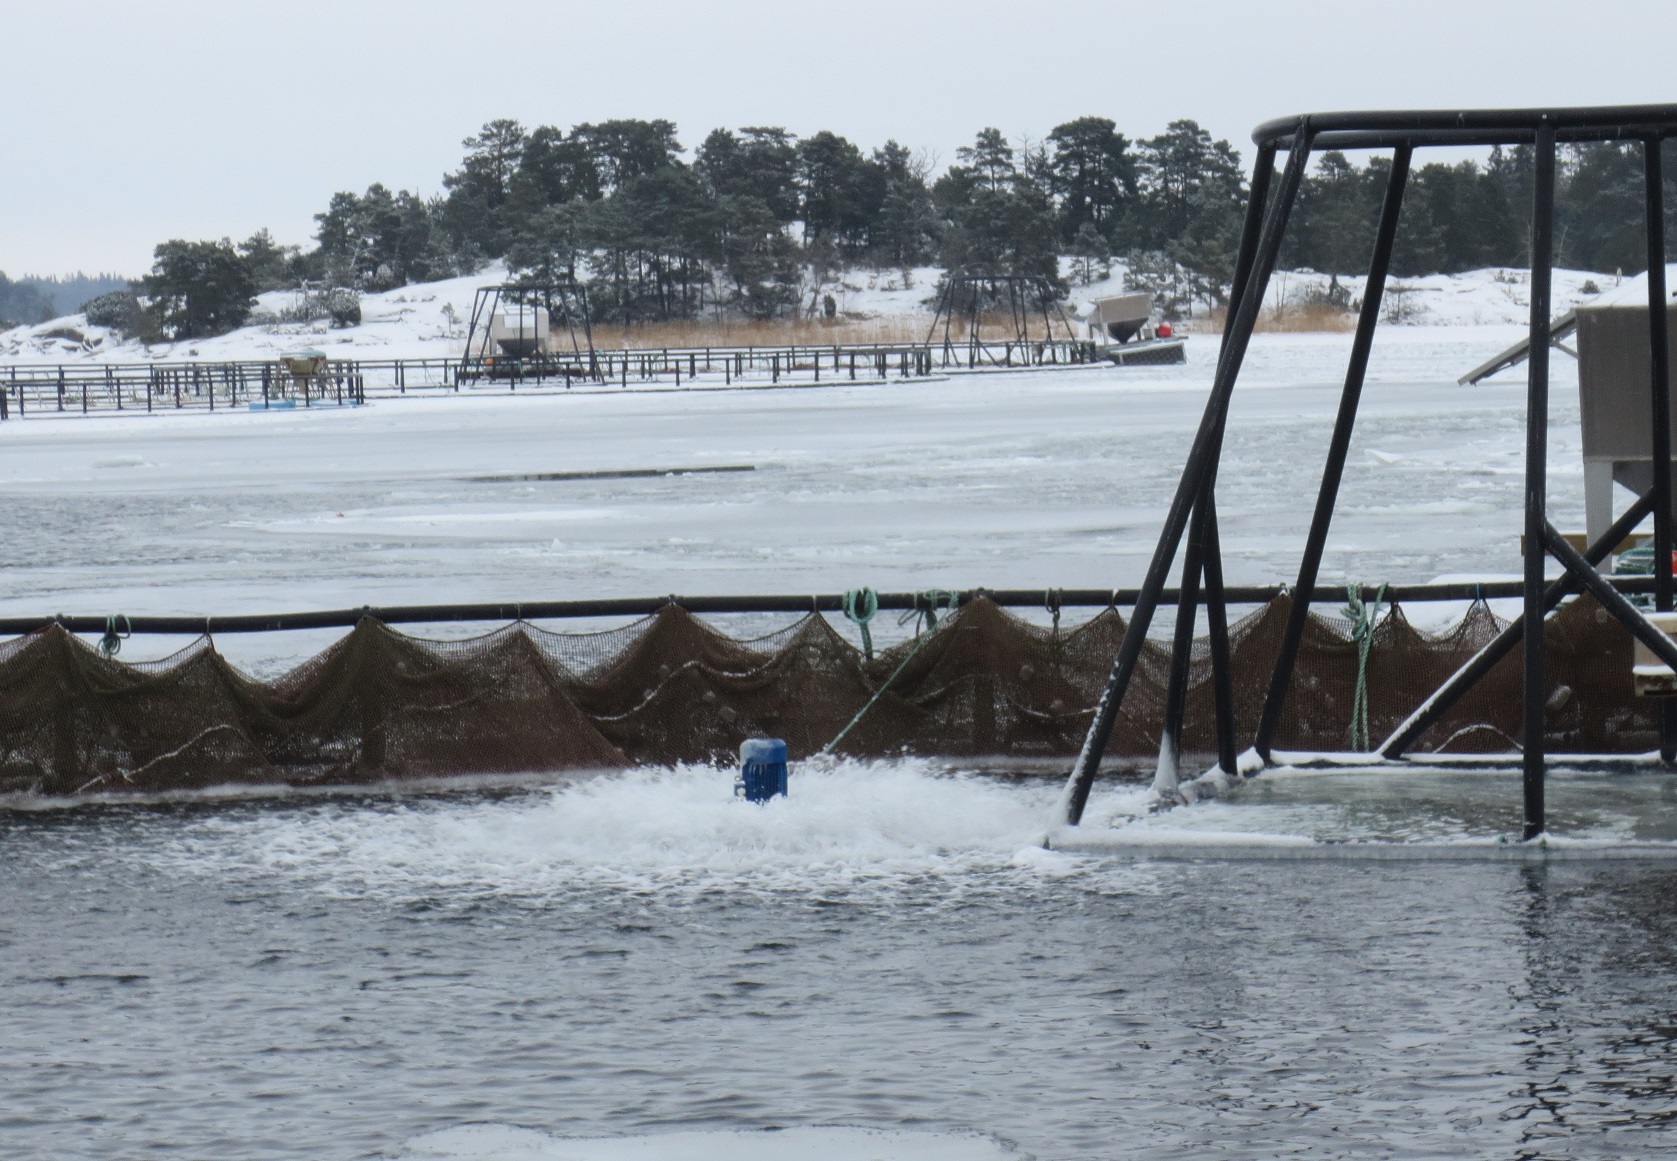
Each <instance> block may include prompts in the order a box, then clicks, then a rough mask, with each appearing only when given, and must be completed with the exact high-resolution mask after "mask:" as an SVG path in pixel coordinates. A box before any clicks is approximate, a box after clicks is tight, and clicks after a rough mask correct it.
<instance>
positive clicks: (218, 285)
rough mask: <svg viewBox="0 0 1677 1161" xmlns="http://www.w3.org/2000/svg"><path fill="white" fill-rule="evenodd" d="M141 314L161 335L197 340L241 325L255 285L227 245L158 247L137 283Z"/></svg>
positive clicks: (173, 243)
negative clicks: (141, 298) (150, 318)
mask: <svg viewBox="0 0 1677 1161" xmlns="http://www.w3.org/2000/svg"><path fill="white" fill-rule="evenodd" d="M141 288H142V293H144V294H145V295H146V297H147V298H148V299H149V302H148V303H147V309H148V311H149V313H151V315H152V316H153V317H154V318H156V319H157V322H158V325H159V327H160V328H161V330H162V331H163V333H164V334H165V335H167V336H168V337H169V338H172V339H198V338H207V337H209V336H211V335H220V334H225V333H227V332H228V331H231V330H235V329H237V328H238V327H241V326H243V325H244V322H245V319H247V318H249V317H250V311H251V307H252V306H254V305H255V301H256V280H255V279H254V278H253V277H252V276H251V272H250V267H249V265H248V264H247V263H246V262H245V260H244V258H243V257H242V256H241V255H240V254H239V252H238V251H237V250H235V249H234V248H233V243H232V242H230V241H229V240H228V239H226V238H223V239H222V240H221V241H219V242H185V241H180V240H178V239H177V240H174V241H169V242H163V243H161V244H160V245H158V247H157V248H156V250H155V251H154V252H153V262H152V268H151V273H150V274H148V275H146V276H145V278H143V279H141Z"/></svg>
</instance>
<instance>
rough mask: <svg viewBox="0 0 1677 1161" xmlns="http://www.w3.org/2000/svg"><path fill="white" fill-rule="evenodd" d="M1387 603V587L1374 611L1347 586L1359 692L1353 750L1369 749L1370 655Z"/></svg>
mask: <svg viewBox="0 0 1677 1161" xmlns="http://www.w3.org/2000/svg"><path fill="white" fill-rule="evenodd" d="M1385 603H1386V585H1385V583H1384V582H1382V583H1381V585H1380V590H1379V591H1378V592H1377V593H1375V595H1374V605H1373V611H1372V612H1371V611H1370V608H1369V606H1368V605H1367V604H1365V603H1364V602H1363V589H1362V586H1361V585H1360V584H1355V583H1352V584H1348V585H1346V586H1345V608H1344V610H1342V611H1343V612H1344V614H1345V615H1346V616H1347V617H1349V618H1350V619H1351V640H1352V641H1354V642H1355V643H1356V646H1357V692H1356V694H1355V696H1354V697H1353V699H1352V701H1351V749H1353V750H1357V751H1362V750H1367V749H1368V741H1369V739H1368V651H1369V649H1370V647H1372V646H1373V644H1374V628H1375V624H1376V622H1378V621H1379V620H1380V606H1381V605H1383V604H1385Z"/></svg>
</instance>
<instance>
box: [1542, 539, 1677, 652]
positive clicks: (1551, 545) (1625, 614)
mask: <svg viewBox="0 0 1677 1161" xmlns="http://www.w3.org/2000/svg"><path fill="white" fill-rule="evenodd" d="M1543 547H1544V548H1546V549H1548V550H1549V553H1550V555H1552V556H1553V557H1554V558H1555V559H1556V560H1558V561H1560V562H1561V565H1562V567H1564V568H1565V569H1566V571H1567V572H1568V573H1570V574H1572V575H1573V576H1574V577H1576V578H1577V579H1578V583H1579V584H1581V585H1583V586H1584V589H1585V591H1587V592H1588V593H1589V594H1590V595H1591V596H1592V597H1594V598H1595V599H1596V600H1597V601H1599V602H1601V607H1602V608H1604V609H1606V610H1607V611H1608V612H1609V613H1612V614H1613V616H1614V617H1616V618H1617V619H1618V621H1619V623H1620V624H1621V625H1623V626H1624V627H1625V628H1627V629H1629V630H1630V632H1631V636H1633V637H1635V638H1636V639H1637V640H1638V641H1640V642H1642V644H1644V645H1646V646H1647V647H1648V649H1649V650H1650V651H1651V652H1652V653H1653V655H1654V656H1655V657H1658V658H1659V659H1660V660H1661V661H1663V662H1665V663H1666V664H1667V665H1669V666H1671V668H1672V669H1673V670H1677V641H1673V640H1672V639H1671V638H1670V637H1667V636H1666V635H1665V634H1664V633H1662V632H1660V631H1659V630H1658V629H1656V628H1655V627H1654V626H1653V625H1651V624H1649V623H1648V618H1646V617H1644V616H1643V615H1642V610H1641V609H1639V608H1637V607H1636V606H1635V605H1633V604H1631V603H1630V600H1629V599H1628V598H1627V597H1626V596H1625V595H1624V594H1623V593H1621V592H1620V591H1619V590H1618V589H1616V588H1614V587H1613V586H1612V585H1610V584H1608V583H1607V578H1606V577H1604V576H1602V575H1601V574H1600V573H1599V572H1597V571H1596V570H1595V568H1594V567H1593V566H1592V565H1591V564H1590V562H1589V561H1587V560H1585V559H1584V558H1583V556H1582V555H1580V554H1579V552H1578V550H1577V549H1576V548H1574V547H1572V545H1570V544H1568V543H1567V542H1566V537H1564V536H1562V535H1561V534H1560V533H1559V532H1557V531H1555V526H1554V525H1553V524H1550V523H1548V522H1547V521H1545V522H1544V524H1543Z"/></svg>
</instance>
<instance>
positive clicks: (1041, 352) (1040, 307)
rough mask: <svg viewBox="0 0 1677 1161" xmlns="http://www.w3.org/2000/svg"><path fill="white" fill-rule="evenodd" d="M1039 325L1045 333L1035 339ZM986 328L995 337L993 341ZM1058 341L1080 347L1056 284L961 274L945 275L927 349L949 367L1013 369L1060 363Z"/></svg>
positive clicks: (1038, 278)
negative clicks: (982, 366) (933, 352)
mask: <svg viewBox="0 0 1677 1161" xmlns="http://www.w3.org/2000/svg"><path fill="white" fill-rule="evenodd" d="M1039 321H1040V322H1041V324H1042V330H1041V333H1040V334H1033V333H1032V332H1033V330H1034V328H1035V326H1036V324H1037V323H1038V322H1039ZM986 329H988V330H990V331H991V332H992V333H991V334H990V335H988V336H986V335H985V333H984V332H985V330H986ZM1056 330H1058V334H1056ZM1056 339H1058V340H1060V341H1063V342H1065V343H1070V344H1077V334H1076V332H1075V330H1074V329H1073V327H1072V324H1071V320H1070V319H1068V318H1067V317H1066V313H1065V310H1064V308H1063V307H1062V306H1061V304H1060V291H1059V289H1058V288H1057V287H1056V286H1055V285H1054V282H1053V280H1052V279H1050V278H1048V277H1047V276H1046V275H1042V274H988V273H982V272H973V271H967V270H958V269H957V270H951V271H949V272H948V273H946V274H945V275H944V279H943V286H942V289H941V290H940V291H939V293H938V298H937V306H936V307H935V308H934V309H933V312H932V322H931V326H930V327H929V328H928V329H927V331H926V342H925V344H924V345H925V347H926V349H927V350H928V351H935V352H937V355H938V357H939V359H940V361H941V364H942V365H943V366H944V367H948V366H950V365H951V364H954V365H957V366H958V365H961V364H963V363H964V364H965V365H966V366H967V367H977V366H980V365H982V364H984V363H989V364H990V365H992V366H997V367H1002V366H1006V367H1012V366H1032V365H1040V364H1042V363H1053V362H1056V361H1058V359H1059V354H1060V350H1061V348H1060V346H1059V343H1057V342H1056ZM1093 345H1094V344H1093V343H1090V344H1089V346H1090V347H1091V348H1092V347H1093ZM1078 361H1082V360H1078Z"/></svg>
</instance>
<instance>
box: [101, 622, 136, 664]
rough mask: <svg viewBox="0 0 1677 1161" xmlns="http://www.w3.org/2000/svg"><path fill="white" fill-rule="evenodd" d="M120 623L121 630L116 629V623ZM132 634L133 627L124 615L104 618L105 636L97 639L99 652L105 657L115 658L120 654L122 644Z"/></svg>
mask: <svg viewBox="0 0 1677 1161" xmlns="http://www.w3.org/2000/svg"><path fill="white" fill-rule="evenodd" d="M118 621H120V622H122V628H121V629H120V630H119V629H118V628H117V622H118ZM133 633H134V625H133V623H132V622H130V621H129V620H128V617H127V615H126V614H123V613H112V614H111V615H110V616H108V617H106V618H105V635H104V636H103V637H101V638H99V652H101V653H103V654H104V655H105V656H106V657H115V656H116V655H117V654H118V653H121V652H122V643H123V642H124V641H126V640H128V638H129V637H130V636H132V635H133Z"/></svg>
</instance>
